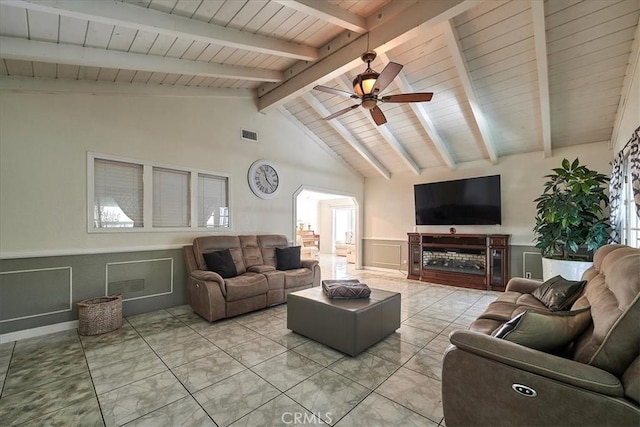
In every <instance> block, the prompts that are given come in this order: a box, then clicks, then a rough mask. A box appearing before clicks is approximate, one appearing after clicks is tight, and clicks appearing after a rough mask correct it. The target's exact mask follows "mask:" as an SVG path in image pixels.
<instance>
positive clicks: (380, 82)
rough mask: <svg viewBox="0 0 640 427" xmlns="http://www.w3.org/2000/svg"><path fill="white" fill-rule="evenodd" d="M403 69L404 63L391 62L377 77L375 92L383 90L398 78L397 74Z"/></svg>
mask: <svg viewBox="0 0 640 427" xmlns="http://www.w3.org/2000/svg"><path fill="white" fill-rule="evenodd" d="M400 70H402V65H400V64H398V63H396V62H389V63H388V64H387V66H386V67H384V70H382V72H381V73H380V75H379V76H378V78H377V79H376V84H375V86H374V87H373V93H378V92H382V91H383V90H385V88H386V87H387V86H389V84H390V83H391V82H392V81H393V79H395V78H396V76H397V75H398V74H399V73H400Z"/></svg>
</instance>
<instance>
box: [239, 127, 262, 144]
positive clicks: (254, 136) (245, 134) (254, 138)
mask: <svg viewBox="0 0 640 427" xmlns="http://www.w3.org/2000/svg"><path fill="white" fill-rule="evenodd" d="M241 136H242V139H244V140H246V141H251V142H258V133H257V132H253V131H251V130H246V129H242V133H241Z"/></svg>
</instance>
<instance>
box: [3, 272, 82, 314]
mask: <svg viewBox="0 0 640 427" xmlns="http://www.w3.org/2000/svg"><path fill="white" fill-rule="evenodd" d="M0 294H1V295H2V298H0V323H4V322H10V321H14V320H20V319H28V318H32V317H38V316H45V315H48V314H54V313H62V312H65V311H71V310H72V304H73V303H72V298H73V285H72V269H71V267H69V266H66V267H54V268H38V269H29V270H14V271H2V272H0ZM43 294H44V295H47V297H46V298H38V297H37V295H43Z"/></svg>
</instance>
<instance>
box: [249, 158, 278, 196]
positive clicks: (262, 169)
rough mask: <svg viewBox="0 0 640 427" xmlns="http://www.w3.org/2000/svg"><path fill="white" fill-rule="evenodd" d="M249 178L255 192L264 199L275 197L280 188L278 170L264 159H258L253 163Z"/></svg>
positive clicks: (250, 185)
mask: <svg viewBox="0 0 640 427" xmlns="http://www.w3.org/2000/svg"><path fill="white" fill-rule="evenodd" d="M247 178H248V180H249V187H250V188H251V190H252V191H253V192H254V194H255V195H256V196H258V197H261V198H263V199H269V198H272V197H275V195H276V194H277V192H278V190H279V189H280V177H279V176H278V171H277V170H276V168H275V167H274V166H273V165H271V164H270V163H268V162H266V161H264V160H258V161H256V162H254V163H253V164H252V165H251V167H250V168H249V174H248V176H247Z"/></svg>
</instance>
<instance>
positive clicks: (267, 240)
mask: <svg viewBox="0 0 640 427" xmlns="http://www.w3.org/2000/svg"><path fill="white" fill-rule="evenodd" d="M258 243H260V248H261V249H262V261H263V262H264V264H265V265H272V266H274V267H276V265H277V264H278V262H277V260H276V248H286V247H287V246H289V242H288V241H287V238H286V237H285V236H283V235H281V234H263V235H260V236H258Z"/></svg>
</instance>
